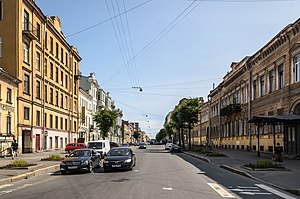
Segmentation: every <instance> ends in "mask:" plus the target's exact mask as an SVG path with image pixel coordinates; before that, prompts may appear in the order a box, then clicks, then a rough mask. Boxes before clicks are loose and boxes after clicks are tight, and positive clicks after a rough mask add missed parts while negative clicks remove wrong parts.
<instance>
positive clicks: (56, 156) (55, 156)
mask: <svg viewBox="0 0 300 199" xmlns="http://www.w3.org/2000/svg"><path fill="white" fill-rule="evenodd" d="M41 160H42V161H43V160H44V161H47V160H48V161H61V160H62V158H61V157H60V155H59V154H51V155H50V156H49V157H47V158H43V159H41Z"/></svg>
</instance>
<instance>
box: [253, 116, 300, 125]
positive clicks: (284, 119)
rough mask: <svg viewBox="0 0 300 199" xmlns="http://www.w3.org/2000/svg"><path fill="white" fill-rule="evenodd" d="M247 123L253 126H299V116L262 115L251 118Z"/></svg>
mask: <svg viewBox="0 0 300 199" xmlns="http://www.w3.org/2000/svg"><path fill="white" fill-rule="evenodd" d="M248 123H255V124H297V123H298V124H299V123H300V115H262V116H254V117H252V118H251V119H250V120H249V121H248Z"/></svg>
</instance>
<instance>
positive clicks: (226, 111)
mask: <svg viewBox="0 0 300 199" xmlns="http://www.w3.org/2000/svg"><path fill="white" fill-rule="evenodd" d="M241 110H242V108H241V104H239V103H234V104H229V105H227V106H225V107H224V108H221V110H220V114H221V116H229V115H231V114H234V113H239V112H241Z"/></svg>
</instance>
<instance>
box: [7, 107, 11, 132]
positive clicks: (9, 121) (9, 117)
mask: <svg viewBox="0 0 300 199" xmlns="http://www.w3.org/2000/svg"><path fill="white" fill-rule="evenodd" d="M6 134H11V115H10V112H8V114H7V116H6Z"/></svg>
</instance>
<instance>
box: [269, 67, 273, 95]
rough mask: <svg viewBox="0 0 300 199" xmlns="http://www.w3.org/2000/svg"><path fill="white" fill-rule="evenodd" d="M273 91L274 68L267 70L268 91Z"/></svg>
mask: <svg viewBox="0 0 300 199" xmlns="http://www.w3.org/2000/svg"><path fill="white" fill-rule="evenodd" d="M272 92H274V69H273V70H270V71H269V93H272Z"/></svg>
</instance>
